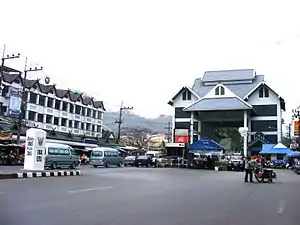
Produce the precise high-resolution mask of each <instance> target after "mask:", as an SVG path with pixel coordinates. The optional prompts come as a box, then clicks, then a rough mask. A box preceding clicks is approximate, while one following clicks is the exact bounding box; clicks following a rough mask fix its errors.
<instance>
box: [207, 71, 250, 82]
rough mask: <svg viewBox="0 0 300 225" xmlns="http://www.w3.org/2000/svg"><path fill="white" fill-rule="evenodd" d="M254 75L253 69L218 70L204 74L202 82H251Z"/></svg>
mask: <svg viewBox="0 0 300 225" xmlns="http://www.w3.org/2000/svg"><path fill="white" fill-rule="evenodd" d="M254 75H255V70H254V69H242V70H220V71H206V72H205V73H204V76H203V79H202V81H203V82H209V81H217V82H222V81H232V80H234V81H238V80H252V79H253V77H254Z"/></svg>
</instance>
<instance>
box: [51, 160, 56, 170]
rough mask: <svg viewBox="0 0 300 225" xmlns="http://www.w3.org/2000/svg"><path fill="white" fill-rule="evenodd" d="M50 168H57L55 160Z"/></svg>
mask: <svg viewBox="0 0 300 225" xmlns="http://www.w3.org/2000/svg"><path fill="white" fill-rule="evenodd" d="M51 169H53V170H56V169H57V163H56V162H54V163H52V164H51Z"/></svg>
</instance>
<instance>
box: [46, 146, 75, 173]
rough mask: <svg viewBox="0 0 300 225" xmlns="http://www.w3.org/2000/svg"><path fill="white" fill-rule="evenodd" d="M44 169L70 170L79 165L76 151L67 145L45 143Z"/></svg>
mask: <svg viewBox="0 0 300 225" xmlns="http://www.w3.org/2000/svg"><path fill="white" fill-rule="evenodd" d="M45 151H46V152H45V168H46V167H48V168H51V169H57V168H71V169H75V168H76V166H78V164H79V157H78V155H77V153H76V151H75V150H74V149H73V148H72V147H71V146H69V145H63V144H56V143H46V150H45Z"/></svg>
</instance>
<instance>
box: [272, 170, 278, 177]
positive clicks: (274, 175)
mask: <svg viewBox="0 0 300 225" xmlns="http://www.w3.org/2000/svg"><path fill="white" fill-rule="evenodd" d="M272 179H277V174H276V173H275V172H274V171H273V172H272Z"/></svg>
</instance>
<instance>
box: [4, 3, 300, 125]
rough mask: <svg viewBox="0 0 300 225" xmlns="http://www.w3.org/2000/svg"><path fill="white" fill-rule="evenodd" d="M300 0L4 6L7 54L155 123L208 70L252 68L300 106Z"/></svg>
mask: <svg viewBox="0 0 300 225" xmlns="http://www.w3.org/2000/svg"><path fill="white" fill-rule="evenodd" d="M299 6H300V3H299V2H298V3H297V1H289V0H284V1H276V0H272V1H268V0H264V1H262V0H252V1H245V0H237V1H234V0H226V1H224V0H202V1H199V0H198V1H189V0H185V1H177V0H169V1H168V0H151V1H147V0H135V1H134V0H126V1H124V0H120V1H117V0H109V1H104V0H94V1H92V0H85V1H76V0H72V1H68V0H64V1H61V0H60V1H57V0H52V1H40V0H38V1H33V0H26V1H24V0H19V1H18V0H1V13H0V18H1V31H0V34H1V35H0V48H1V49H0V50H1V51H2V46H1V45H2V44H4V43H6V52H7V53H8V54H13V53H18V52H20V53H21V56H22V57H21V59H18V60H11V61H7V62H6V65H7V66H12V67H15V68H17V69H21V70H23V69H24V59H25V56H27V57H28V61H29V64H30V65H31V64H32V65H34V64H36V63H37V64H38V65H42V66H43V68H44V70H43V71H42V72H39V73H31V74H30V78H36V77H39V78H43V77H45V76H49V77H50V78H51V82H54V83H55V84H57V86H58V87H59V88H71V89H76V90H80V91H82V92H86V93H87V94H89V95H92V96H94V97H95V98H97V99H99V100H103V101H104V103H105V106H106V108H107V109H108V110H117V109H118V107H119V106H120V104H121V101H123V102H124V106H132V107H134V109H133V112H134V113H136V114H138V115H141V116H145V117H150V118H154V117H157V116H158V115H161V114H171V113H172V107H170V106H168V105H167V102H168V101H169V100H170V99H171V98H172V97H173V96H174V94H176V93H177V92H178V91H179V90H180V88H181V87H182V86H184V85H187V86H192V85H193V81H194V80H195V79H196V78H199V77H202V76H203V74H204V72H205V71H207V70H223V69H248V68H253V69H256V70H257V73H258V74H263V75H265V76H266V80H267V83H268V84H269V85H270V86H271V87H272V88H273V89H274V90H275V91H276V92H277V93H278V94H280V95H281V96H282V97H283V98H284V99H285V100H286V103H287V112H286V113H285V114H284V117H285V119H286V120H290V117H291V110H292V109H293V108H295V107H297V106H298V105H299V104H300V98H299V97H298V96H299V95H298V94H297V93H298V92H299V91H298V90H300V89H299V84H300V57H299V56H300V26H299V21H300V13H299V10H298V9H299Z"/></svg>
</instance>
